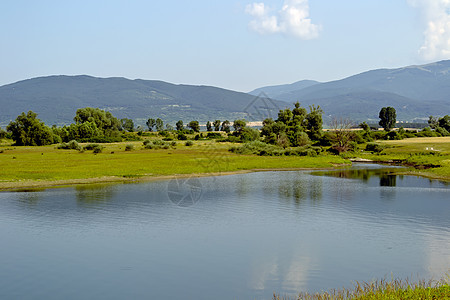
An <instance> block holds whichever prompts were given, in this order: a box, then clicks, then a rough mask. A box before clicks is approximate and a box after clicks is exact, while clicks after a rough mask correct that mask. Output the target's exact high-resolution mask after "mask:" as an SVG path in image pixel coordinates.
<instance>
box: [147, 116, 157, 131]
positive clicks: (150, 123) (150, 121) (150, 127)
mask: <svg viewBox="0 0 450 300" xmlns="http://www.w3.org/2000/svg"><path fill="white" fill-rule="evenodd" d="M145 124H146V125H147V127H148V130H149V131H153V127H155V125H156V120H155V119H152V118H150V119H148V120H147V122H146V123H145Z"/></svg>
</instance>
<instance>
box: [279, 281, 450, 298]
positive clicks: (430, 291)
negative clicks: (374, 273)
mask: <svg viewBox="0 0 450 300" xmlns="http://www.w3.org/2000/svg"><path fill="white" fill-rule="evenodd" d="M273 299H274V300H281V299H286V300H287V299H298V300H301V299H302V300H344V299H345V300H438V299H439V300H446V299H450V285H449V279H448V278H447V279H445V280H444V279H443V280H441V281H440V282H436V283H433V282H423V281H422V282H419V283H414V284H412V283H409V282H408V281H406V282H403V281H401V280H391V281H386V280H379V281H376V282H373V283H363V284H360V283H356V285H355V287H354V288H353V289H342V290H336V291H332V292H324V293H316V294H308V293H302V294H300V295H299V296H298V297H296V298H283V297H279V296H276V295H274V297H273Z"/></svg>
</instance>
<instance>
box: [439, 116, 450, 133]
mask: <svg viewBox="0 0 450 300" xmlns="http://www.w3.org/2000/svg"><path fill="white" fill-rule="evenodd" d="M439 127H441V128H444V129H445V130H447V131H449V132H450V116H449V115H446V116H444V117H442V118H440V119H439Z"/></svg>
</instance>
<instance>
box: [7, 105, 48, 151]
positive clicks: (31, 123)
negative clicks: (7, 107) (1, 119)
mask: <svg viewBox="0 0 450 300" xmlns="http://www.w3.org/2000/svg"><path fill="white" fill-rule="evenodd" d="M6 130H8V131H9V132H11V135H12V139H13V140H14V142H15V144H16V145H17V146H43V145H50V144H52V143H53V131H52V129H51V128H50V127H48V126H46V125H45V124H44V122H41V120H39V119H38V118H37V114H36V113H34V112H32V111H29V112H28V113H27V114H25V113H24V112H23V113H22V114H20V115H19V116H18V117H17V118H16V120H15V121H14V122H10V123H9V125H8V126H7V127H6Z"/></svg>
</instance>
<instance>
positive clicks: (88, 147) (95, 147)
mask: <svg viewBox="0 0 450 300" xmlns="http://www.w3.org/2000/svg"><path fill="white" fill-rule="evenodd" d="M83 150H93V151H94V153H100V152H102V151H103V146H102V145H99V144H88V145H86V146H84V147H83Z"/></svg>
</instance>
